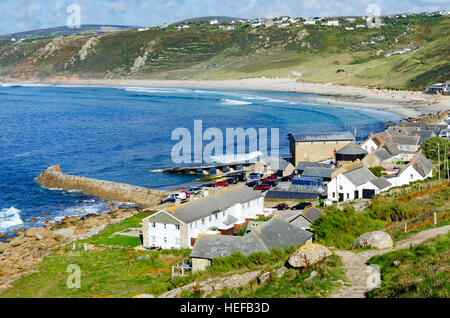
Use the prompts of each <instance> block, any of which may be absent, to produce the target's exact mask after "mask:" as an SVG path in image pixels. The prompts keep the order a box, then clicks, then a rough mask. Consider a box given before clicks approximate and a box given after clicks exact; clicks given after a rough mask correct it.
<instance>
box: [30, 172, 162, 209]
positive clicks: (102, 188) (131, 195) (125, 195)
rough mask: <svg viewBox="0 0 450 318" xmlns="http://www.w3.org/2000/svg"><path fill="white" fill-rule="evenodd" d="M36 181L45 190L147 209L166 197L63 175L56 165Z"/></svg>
mask: <svg viewBox="0 0 450 318" xmlns="http://www.w3.org/2000/svg"><path fill="white" fill-rule="evenodd" d="M36 181H37V182H38V183H39V184H40V185H41V186H42V187H44V188H47V189H52V188H58V189H62V190H66V191H69V190H80V191H82V192H83V193H84V194H88V195H95V196H98V197H100V198H103V199H105V200H114V201H120V202H132V203H134V204H137V205H142V206H147V207H151V206H154V205H155V204H158V203H159V202H160V201H161V200H162V199H163V198H164V197H166V196H167V195H168V193H166V192H163V191H158V190H153V189H148V188H143V187H137V186H133V185H129V184H124V183H117V182H111V181H103V180H97V179H91V178H85V177H78V176H72V175H68V174H64V173H62V172H61V167H60V166H58V165H55V166H51V167H49V168H47V169H46V170H45V171H44V172H42V173H41V174H40V175H39V177H37V178H36Z"/></svg>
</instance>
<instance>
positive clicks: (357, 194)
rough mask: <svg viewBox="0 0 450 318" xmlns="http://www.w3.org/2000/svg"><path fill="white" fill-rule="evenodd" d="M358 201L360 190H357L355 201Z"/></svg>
mask: <svg viewBox="0 0 450 318" xmlns="http://www.w3.org/2000/svg"><path fill="white" fill-rule="evenodd" d="M356 199H359V191H358V190H355V200H356Z"/></svg>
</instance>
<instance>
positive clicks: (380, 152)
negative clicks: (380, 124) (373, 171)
mask: <svg viewBox="0 0 450 318" xmlns="http://www.w3.org/2000/svg"><path fill="white" fill-rule="evenodd" d="M373 154H374V155H375V156H376V157H377V158H378V159H380V160H381V161H384V160H388V159H390V158H392V155H391V154H390V153H389V152H387V151H386V149H384V148H380V149H377V150H376V151H375V152H374V153H373Z"/></svg>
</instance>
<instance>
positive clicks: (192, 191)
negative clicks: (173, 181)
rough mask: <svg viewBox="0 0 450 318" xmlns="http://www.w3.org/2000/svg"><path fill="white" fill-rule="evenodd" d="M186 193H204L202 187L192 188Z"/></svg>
mask: <svg viewBox="0 0 450 318" xmlns="http://www.w3.org/2000/svg"><path fill="white" fill-rule="evenodd" d="M186 193H189V194H190V195H199V194H201V193H202V188H192V189H189V190H188V191H186Z"/></svg>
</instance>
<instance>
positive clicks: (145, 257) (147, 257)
mask: <svg viewBox="0 0 450 318" xmlns="http://www.w3.org/2000/svg"><path fill="white" fill-rule="evenodd" d="M149 258H150V255H144V256H139V257H136V259H137V260H139V261H141V260H144V259H149Z"/></svg>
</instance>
